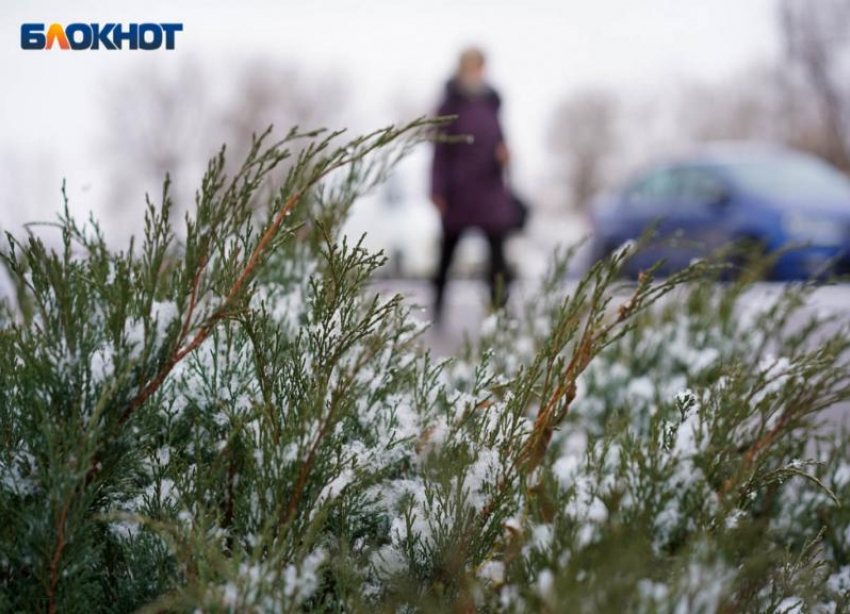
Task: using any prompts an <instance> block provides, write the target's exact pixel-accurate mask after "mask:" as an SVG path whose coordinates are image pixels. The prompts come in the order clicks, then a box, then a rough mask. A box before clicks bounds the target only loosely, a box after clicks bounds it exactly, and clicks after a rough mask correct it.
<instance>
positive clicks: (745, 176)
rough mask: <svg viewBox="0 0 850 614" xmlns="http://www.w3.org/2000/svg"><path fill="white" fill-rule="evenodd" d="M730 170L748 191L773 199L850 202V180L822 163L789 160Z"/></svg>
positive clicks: (797, 159) (758, 162)
mask: <svg viewBox="0 0 850 614" xmlns="http://www.w3.org/2000/svg"><path fill="white" fill-rule="evenodd" d="M728 168H729V171H730V172H731V173H732V175H733V176H734V177H735V178H736V179H737V180H738V182H739V183H741V185H743V187H744V188H745V189H747V190H750V191H752V192H756V193H758V194H762V195H764V196H768V197H771V198H776V199H780V200H812V199H816V200H820V201H835V200H850V179H848V178H847V177H846V176H845V175H843V174H842V173H840V172H839V171H837V170H835V169H834V168H832V167H831V166H829V165H828V164H825V163H823V162H821V161H819V160H813V159H812V160H810V159H807V158H802V157H800V158H797V157H786V158H775V159H772V160H764V161H753V162H744V163H741V164H735V165H732V166H729V167H728Z"/></svg>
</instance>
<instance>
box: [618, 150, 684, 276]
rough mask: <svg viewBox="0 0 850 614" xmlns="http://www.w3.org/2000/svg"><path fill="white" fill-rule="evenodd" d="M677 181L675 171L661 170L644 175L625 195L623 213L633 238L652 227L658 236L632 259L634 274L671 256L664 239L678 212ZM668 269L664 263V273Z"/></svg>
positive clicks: (663, 168) (661, 168) (631, 264)
mask: <svg viewBox="0 0 850 614" xmlns="http://www.w3.org/2000/svg"><path fill="white" fill-rule="evenodd" d="M676 181H677V175H676V173H675V169H674V168H672V167H666V166H665V167H659V168H656V169H654V170H651V171H649V172H648V173H646V174H645V175H643V176H642V177H641V178H640V179H638V180H637V181H635V182H634V183H633V184H632V185H631V186H630V187H629V188H628V189H627V190H626V192H625V195H624V198H623V207H622V208H621V212H622V213H621V214H622V217H623V220H624V226H625V227H627V228H629V230H630V236H631V238H637V237H639V236H641V235H642V234H643V233H644V232H646V231H647V230H648V229H649V228H650V227H654V229H655V231H656V233H657V234H656V236H655V237H654V238H653V239H651V240H650V241H649V242H648V244H647V245H646V246H645V247H644V249H643V250H641V252H640V253H639V254H637V255H636V256H635V257H634V258H633V259H632V262H631V263H630V266H629V269H630V272H631V273H636V272H637V271H638V270H645V269H647V268H649V267H650V266H652V265H654V264H655V263H656V262H658V261H659V260H662V259H668V258H669V256H670V254H669V246H668V245H667V242H666V240H665V238H666V235H668V234H669V233H670V232H671V229H670V225H669V223H668V221H669V217H670V214H671V213H672V212H673V211H674V210H675V199H676V193H677V191H678V186H677V184H676ZM667 268H668V267H667V266H666V264H665V265H664V266H663V267H662V270H661V272H662V273H663V272H666V271H665V269H667Z"/></svg>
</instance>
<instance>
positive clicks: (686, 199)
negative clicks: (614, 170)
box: [661, 166, 730, 270]
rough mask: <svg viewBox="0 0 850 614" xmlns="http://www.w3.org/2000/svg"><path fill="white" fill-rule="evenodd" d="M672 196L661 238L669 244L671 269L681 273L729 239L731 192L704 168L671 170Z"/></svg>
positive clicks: (686, 167) (713, 173) (714, 174)
mask: <svg viewBox="0 0 850 614" xmlns="http://www.w3.org/2000/svg"><path fill="white" fill-rule="evenodd" d="M670 170H671V172H672V174H673V179H672V180H671V184H672V185H673V186H674V193H673V195H672V197H671V199H670V203H669V206H668V214H667V216H666V218H665V219H664V221H663V222H662V224H661V234H662V235H663V236H664V237H665V239H666V241H667V242H668V249H667V250H666V252H667V256H668V258H669V259H670V268H671V269H675V270H678V269H682V268H684V267H686V266H688V265H689V264H690V263H691V262H692V261H693V260H694V259H695V258H703V257H705V256H706V255H708V254H709V253H711V252H712V251H714V250H715V249H717V248H718V247H719V246H720V245H721V244H723V243H724V242H725V241H726V240H727V238H728V234H729V232H728V229H727V228H726V226H727V224H726V222H727V220H728V215H727V213H728V206H729V198H730V191H729V188H728V186H727V185H726V183H725V182H724V181H723V179H722V177H720V176H719V175H718V174H716V173H715V172H714V171H712V170H711V169H710V168H707V167H700V166H678V167H676V168H673V169H670Z"/></svg>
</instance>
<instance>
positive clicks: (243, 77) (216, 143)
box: [105, 59, 345, 213]
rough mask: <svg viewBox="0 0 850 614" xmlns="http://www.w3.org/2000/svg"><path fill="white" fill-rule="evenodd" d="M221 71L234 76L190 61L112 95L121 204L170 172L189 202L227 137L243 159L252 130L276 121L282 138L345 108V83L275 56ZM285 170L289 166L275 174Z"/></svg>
mask: <svg viewBox="0 0 850 614" xmlns="http://www.w3.org/2000/svg"><path fill="white" fill-rule="evenodd" d="M221 71H222V72H224V71H227V74H228V76H229V77H232V78H227V79H223V78H221V72H220V73H218V74H215V75H213V74H210V73H208V72H204V71H202V70H201V68H200V67H199V66H198V65H197V64H195V63H193V62H184V63H183V64H181V65H180V66H179V67H178V68H177V70H176V71H174V72H172V73H163V72H153V71H148V72H145V73H143V74H141V75H139V74H137V75H133V78H132V79H128V80H127V81H126V82H124V83H122V84H120V85H119V86H118V87H117V88H116V89H115V90H114V91H113V92H112V94H111V95H110V96H109V98H108V99H107V101H106V102H107V107H106V112H107V122H106V125H107V133H106V137H105V146H106V147H107V149H108V150H109V151H110V156H109V158H108V159H109V160H110V163H111V164H112V169H111V175H112V177H113V186H112V190H111V192H112V194H113V195H114V197H113V198H111V200H112V202H113V203H114V207H113V208H114V209H115V208H120V207H123V205H124V203H125V202H126V201H125V200H124V199H125V198H126V196H125V195H126V194H133V195H135V194H138V193H139V192H140V190H141V191H152V190H156V189H157V186H158V185H160V184H161V182H162V179H163V177H164V176H165V174H166V173H169V174H170V175H171V177H172V186H173V190H174V193H175V195H176V196H177V202H178V205H179V204H180V203H181V202H182V203H186V202H188V201H190V200H191V198H192V192H191V190H192V188H191V186H194V185H195V184H196V183H197V179H198V177H200V175H201V174H202V173H203V170H204V167H205V164H206V162H207V160H208V159H209V157H210V156H211V155H212V154H213V153H214V152H216V151H217V150H218V148H219V147H221V144H222V143H226V144H227V147H228V151H229V152H232V155H230V156H229V159H231V160H241V159H242V158H243V157H244V155H245V154H246V153H247V150H248V148H249V146H250V144H251V139H252V137H253V135H254V134H258V133H261V132H263V131H264V130H265V129H266V128H268V127H269V126H270V125H274V127H275V133H276V134H277V135H279V136H283V135H284V134H285V133H286V132H288V131H289V129H290V128H292V127H293V126H299V127H301V128H303V129H313V128H320V127H324V126H326V125H330V124H336V123H338V122H337V121H336V120H337V116H338V115H339V114H340V113H341V111H342V110H343V109H344V107H345V96H344V88H343V87H342V85H341V83H340V81H339V80H338V79H336V78H335V77H334V76H333V75H315V74H310V73H307V72H306V71H304V70H301V69H299V68H297V67H295V66H293V65H289V64H281V63H279V62H275V61H273V60H269V59H249V60H246V61H242V62H238V63H236V64H234V65H231V66H227V67H221ZM285 171H286V165H285V164H284V165H282V166H281V168H280V170H279V172H278V173H277V174H276V177H278V178H279V176H280V175H282V174H283V173H285ZM274 181H275V178H271V179H270V185H271V182H274ZM175 213H179V212H178V211H175Z"/></svg>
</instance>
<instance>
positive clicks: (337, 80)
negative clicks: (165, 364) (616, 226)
mask: <svg viewBox="0 0 850 614" xmlns="http://www.w3.org/2000/svg"><path fill="white" fill-rule="evenodd" d="M0 16H2V19H0V83H2V93H0V230H13V231H14V230H18V229H19V228H20V227H21V225H22V224H23V223H25V222H28V221H32V220H44V219H49V218H51V217H52V216H53V214H54V212H55V211H57V210H58V209H59V208H60V207H61V204H62V202H61V198H60V186H61V182H62V180H63V178H65V179H67V182H68V193H69V196H70V199H71V207H72V211H73V212H74V213H77V214H79V215H81V216H83V215H86V214H87V213H88V212H89V211H91V212H93V213H94V214H95V215H96V216H97V217H98V218H99V219H100V220H101V221H102V225H103V226H104V228H105V230H106V234H107V237H109V238H110V240H111V241H113V242H114V243H115V244H116V245H122V244H123V243H124V242H125V241H126V239H127V238H128V237H129V235H131V234H133V233H137V232H138V229H139V228H140V222H141V219H142V214H143V204H144V194H145V192H146V191H147V192H151V194H153V195H156V194H157V193H158V192H159V190H160V187H159V186H160V185H161V181H162V178H163V176H164V174H165V172H166V171H169V172H170V173H171V174H172V177H173V180H174V185H175V193H176V196H177V202H178V206H180V205H182V206H183V207H186V206H188V205H189V204H190V203H191V201H192V195H193V193H194V189H195V187H196V186H197V185H198V181H199V178H200V176H201V174H202V172H203V169H204V166H205V163H206V160H207V159H208V158H209V156H210V155H211V154H212V153H213V152H215V151H216V150H217V149H218V147H220V145H221V144H222V142H226V143H227V144H228V147H230V151H231V152H235V155H236V156H237V157H238V156H239V155H241V153H242V152H244V151H245V149H246V147H247V144H248V143H249V142H250V137H251V134H252V132H255V131H259V130H262V129H263V128H264V127H266V126H267V125H268V124H270V123H274V124H275V126H276V127H277V129H278V130H279V131H286V129H288V128H289V127H290V126H291V125H294V124H298V125H300V126H302V127H305V128H313V127H320V126H328V127H332V128H336V127H346V128H349V129H350V130H351V131H352V132H355V133H357V132H360V131H364V130H369V129H372V128H374V127H377V126H383V125H386V124H388V123H391V122H397V121H404V120H407V119H411V118H413V117H416V116H420V115H423V114H429V113H433V112H434V110H435V108H436V105H437V103H438V100H439V97H440V95H441V92H442V88H443V85H444V83H445V81H446V79H447V78H448V77H449V76H450V75H451V72H452V71H453V69H454V67H455V63H456V57H457V53H458V51H459V50H460V49H461V48H463V47H464V46H466V45H469V44H475V45H478V46H480V47H482V48H483V49H484V50H485V51H486V52H487V58H488V75H489V78H490V81H491V82H492V83H493V85H494V86H495V87H496V88H497V89H498V90H499V92H500V93H501V96H502V100H503V105H502V111H501V114H502V122H503V125H504V128H505V132H506V137H507V141H508V144H509V146H510V149H511V155H512V170H511V177H512V183H513V185H514V187H515V188H516V190H517V191H518V192H520V193H521V194H522V196H523V197H524V199H526V200H527V201H528V202H529V203H530V205H531V206H532V211H533V212H532V215H531V217H530V221H529V225H528V227H527V228H526V229H525V231H524V232H523V233H522V234H521V235H518V236H516V237H515V238H513V239H512V240H511V243H510V245H509V246H508V252H509V258H510V261H511V262H512V264H513V266H514V268H515V270H516V274H517V276H518V278H519V279H529V278H533V277H534V276H536V275H537V274H539V273H540V272H541V271H542V270H543V269H544V268H545V266H546V263H547V261H548V256H549V254H550V253H551V250H552V248H553V247H554V246H555V245H557V244H563V243H571V242H574V241H576V240H578V239H579V238H580V237H582V236H584V235H586V234H588V233H589V232H591V231H593V230H594V228H593V225H594V224H600V223H605V220H604V216H599V215H596V214H594V213H593V210H592V205H593V203H598V202H600V198H604V197H600V195H605V194H608V195H610V194H612V193H613V194H617V193H618V191H620V190H623V189H625V187H624V186H628V185H629V182H630V181H633V178H634V177H636V176H639V175H640V173H641V172H643V171H644V169H647V168H650V167H652V165H653V164H656V163H657V162H659V161H662V160H668V161H669V160H675V159H677V157H678V156H686V155H691V154H690V153H686V152H693V151H694V150H698V149H700V147H701V145H702V144H706V143H713V142H716V141H724V142H729V141H734V142H741V141H744V142H746V143H758V144H759V146H760V147H761V148H762V149H764V148H765V147H767V146H770V147H774V148H779V147H781V148H784V149H783V150H782V151H785V150H793V151H800V152H808V153H810V154H812V155H813V156H815V157H816V158H817V159H818V160H822V161H825V162H827V163H829V164H830V165H831V166H830V168H831V169H837V171H836V172H839V173H846V172H848V171H850V78H848V77H850V0H817V1H816V2H813V1H811V0H747V1H746V2H741V1H740V0H712V1H711V2H700V3H696V2H682V1H681V0H643V1H642V2H628V1H625V0H596V1H594V2H563V1H562V0H551V1H544V0H529V1H526V2H516V1H489V2H484V1H479V0H451V1H449V0H430V1H427V2H426V1H424V0H394V1H390V0H370V1H369V2H366V1H352V0H319V1H313V2H306V1H300V2H294V1H291V0H285V1H281V2H259V1H258V0H243V1H241V2H238V3H236V2H224V1H222V0H213V1H209V2H204V3H189V2H182V3H176V2H173V1H169V2H164V1H156V0H154V1H151V0H147V1H145V2H142V1H139V0H126V1H123V2H121V3H115V2H104V1H99V2H97V1H92V0H77V1H75V2H74V3H68V2H62V1H59V0H55V1H49V0H5V1H4V3H3V4H2V7H0ZM26 21H38V22H48V23H50V22H59V23H71V22H74V21H98V22H104V21H122V22H127V21H155V22H158V21H163V22H183V24H184V31H183V32H181V33H179V34H178V36H177V48H176V50H174V51H157V52H111V53H110V52H105V51H99V52H78V53H62V52H59V51H57V50H53V51H41V52H32V51H22V50H21V49H20V45H19V40H20V38H19V37H20V30H19V28H20V24H21V23H22V22H26ZM430 155H431V153H430V152H429V151H427V149H425V148H423V149H421V150H420V151H418V152H416V153H415V154H414V155H413V156H412V157H411V158H410V159H408V160H406V161H405V162H404V163H403V165H402V166H401V168H400V169H399V171H398V173H396V174H395V176H394V177H393V178H392V179H391V180H390V182H389V183H388V184H387V185H386V186H384V188H383V189H381V190H379V191H377V192H376V193H375V194H373V195H371V196H370V197H369V198H367V199H364V200H363V201H362V202H360V203H358V205H357V206H356V207H355V210H354V212H353V216H352V219H351V220H350V222H349V226H348V229H349V232H351V233H352V234H356V235H359V234H360V233H362V232H368V235H369V238H368V245H370V246H371V247H373V248H376V249H384V250H385V251H386V252H387V254H388V255H389V256H390V261H389V263H388V265H387V266H386V267H385V270H384V271H383V272H382V274H383V277H384V278H386V279H387V280H391V281H388V282H386V283H388V284H390V285H391V286H392V285H393V284H395V286H394V287H402V288H406V289H408V291H410V292H411V293H414V294H415V293H416V292H419V291H420V290H418V289H417V288H420V285H421V287H422V288H423V289H422V290H421V292H426V291H427V284H421V283H420V281H419V280H425V279H428V278H429V277H430V276H431V275H432V274H433V269H434V266H435V259H436V257H437V251H438V245H439V219H438V216H437V213H436V211H435V210H434V208H433V206H432V205H431V203H430V202H429V199H428V186H427V175H428V165H429V163H430ZM736 155H738V154H736ZM780 172H781V171H780ZM841 177H843V175H841ZM833 179H834V178H833ZM843 180H844V179H838V180H837V181H838V183H841V181H843ZM839 192H840V190H839ZM609 199H610V196H609ZM845 205H846V208H847V210H848V211H850V199H848V201H847V202H846V203H845ZM593 206H595V205H593ZM848 229H849V230H850V224H848ZM596 230H598V229H596ZM484 254H485V246H484V241H483V239H482V238H481V237H477V236H475V235H474V234H473V235H471V236H469V237H468V238H466V239H464V241H463V242H462V244H461V246H460V248H459V253H458V255H457V258H456V260H455V264H454V268H453V274H454V276H455V277H456V278H461V279H462V278H465V277H474V276H475V275H476V273H477V272H478V271H479V269H480V267H481V263H482V260H483V258H484ZM588 257H590V256H588ZM417 284H419V285H417ZM481 292H483V290H481ZM464 293H466V294H464ZM479 295H480V292H479V289H478V288H477V286H475V285H474V284H473V285H471V286H469V287H468V288H467V289H466V290H459V291H458V292H455V296H456V298H455V300H456V301H463V300H469V301H472V302H475V301H479V298H478V297H479ZM464 296H466V297H467V298H463V297H464Z"/></svg>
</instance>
